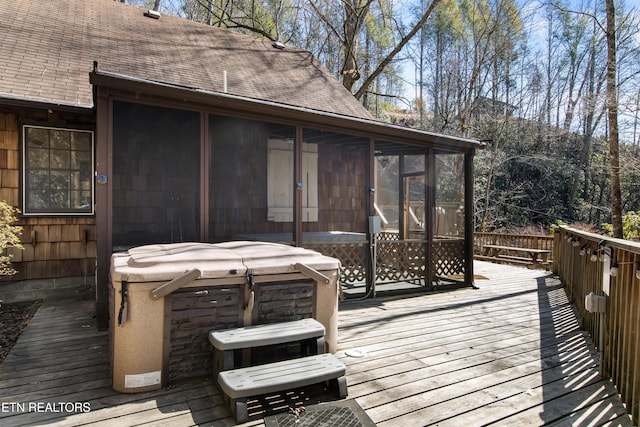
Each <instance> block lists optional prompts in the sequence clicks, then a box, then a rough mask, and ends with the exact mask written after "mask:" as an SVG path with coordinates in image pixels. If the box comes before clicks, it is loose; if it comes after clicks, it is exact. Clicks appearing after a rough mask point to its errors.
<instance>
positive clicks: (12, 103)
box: [0, 93, 93, 114]
mask: <svg viewBox="0 0 640 427" xmlns="http://www.w3.org/2000/svg"><path fill="white" fill-rule="evenodd" d="M0 104H3V105H6V106H9V107H15V108H34V109H41V110H52V111H64V112H69V113H78V114H91V113H93V105H78V104H67V103H63V102H55V101H50V100H42V99H36V98H27V97H16V96H11V95H8V94H4V93H3V94H0Z"/></svg>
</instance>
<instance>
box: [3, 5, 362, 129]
mask: <svg viewBox="0 0 640 427" xmlns="http://www.w3.org/2000/svg"><path fill="white" fill-rule="evenodd" d="M0 11H1V12H0V70H1V72H0V98H11V99H20V100H29V101H38V102H44V103H54V104H62V105H66V106H77V107H87V108H88V107H92V106H93V95H92V88H91V85H90V83H89V72H90V71H91V70H92V69H93V63H94V61H97V63H98V69H99V70H103V71H108V72H112V73H117V74H121V75H125V76H130V77H134V78H138V79H143V80H149V81H154V82H162V83H167V84H171V85H177V86H183V87H188V88H194V89H204V90H207V91H214V92H223V87H224V77H223V76H224V74H225V70H226V74H227V91H228V93H229V94H233V95H239V96H243V97H247V98H253V99H261V100H269V101H273V102H277V103H281V104H285V105H294V106H298V107H304V108H310V109H313V110H320V111H328V112H333V113H337V114H341V115H345V116H352V117H359V118H371V115H370V114H369V113H368V112H367V111H366V109H365V108H364V107H363V106H362V105H361V104H360V103H359V102H358V101H357V100H356V99H355V98H354V97H353V96H352V95H351V94H350V93H349V92H348V91H347V90H346V89H345V88H344V87H343V86H342V85H341V84H340V83H339V82H338V81H337V80H336V79H335V78H334V77H333V76H332V75H331V74H330V73H329V72H328V71H327V70H326V69H325V68H324V67H323V66H322V65H321V64H320V63H319V62H318V61H317V60H316V59H315V58H314V57H313V56H312V55H311V54H310V53H309V52H308V51H305V50H303V49H297V48H294V47H291V46H287V47H286V49H282V50H280V49H276V48H274V47H273V46H272V43H271V41H268V40H261V39H257V38H254V37H251V36H247V35H242V34H238V33H235V32H232V31H229V30H224V29H220V28H216V27H211V26H207V25H202V24H198V23H196V22H192V21H187V20H184V19H180V18H175V17H171V16H166V15H163V16H162V17H161V18H160V19H153V18H149V17H146V16H145V12H146V10H145V9H140V8H137V7H133V6H127V5H124V4H122V3H119V2H116V1H113V0H0Z"/></svg>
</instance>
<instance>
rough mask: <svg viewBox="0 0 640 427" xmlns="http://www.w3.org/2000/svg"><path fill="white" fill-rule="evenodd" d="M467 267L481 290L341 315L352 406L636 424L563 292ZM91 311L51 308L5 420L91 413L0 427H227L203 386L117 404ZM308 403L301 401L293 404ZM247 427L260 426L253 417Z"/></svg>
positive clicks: (9, 379)
mask: <svg viewBox="0 0 640 427" xmlns="http://www.w3.org/2000/svg"><path fill="white" fill-rule="evenodd" d="M475 268H476V273H477V274H481V275H483V276H485V277H487V279H488V280H478V281H477V283H476V285H477V286H478V287H479V289H471V288H462V289H456V290H452V291H447V292H434V293H429V294H417V295H404V296H395V297H392V298H377V299H375V300H364V301H355V302H354V301H350V302H343V303H341V305H340V310H339V334H338V338H339V340H338V352H337V355H338V357H339V358H340V359H341V360H342V361H343V362H344V363H345V365H346V366H347V382H348V385H349V398H353V399H355V400H356V401H357V402H358V403H359V404H360V406H361V407H362V408H363V409H364V410H365V411H366V413H367V414H368V415H369V417H371V419H372V420H373V421H374V422H376V424H377V425H380V426H393V427H396V426H412V427H413V426H419V425H436V424H437V425H439V426H448V425H450V426H460V425H465V426H474V425H505V426H507V425H508V426H517V425H523V426H524V425H527V426H529V425H542V424H550V425H558V426H561V425H562V426H566V425H596V424H598V425H623V426H626V425H631V424H632V423H631V421H630V420H629V418H628V416H627V415H626V413H625V411H624V406H623V405H622V404H621V403H620V400H619V399H618V397H617V394H616V390H615V388H614V387H613V386H612V385H611V383H610V382H609V381H605V380H603V379H602V378H601V377H600V375H599V373H598V357H597V353H596V350H595V349H594V347H593V345H592V343H591V340H590V338H589V337H588V336H587V335H586V334H585V333H584V332H582V331H581V330H580V322H579V319H578V318H577V317H576V315H575V312H574V310H573V308H572V306H571V304H570V303H569V300H568V299H567V296H566V294H565V292H564V290H563V288H562V286H561V284H560V283H559V282H558V280H557V279H556V278H554V277H552V276H551V275H550V274H549V273H548V272H545V271H541V270H529V269H525V268H518V267H513V266H505V265H499V264H491V263H483V262H476V264H475ZM94 306H95V303H94V301H92V300H91V297H90V296H88V297H84V298H83V296H82V295H78V296H77V298H75V299H72V300H68V301H60V300H57V301H56V300H51V301H46V302H45V303H43V305H42V306H41V308H40V309H39V310H38V312H37V313H36V315H35V316H34V319H33V321H32V322H31V324H30V325H29V326H28V327H27V329H26V330H25V332H24V333H23V335H22V336H21V338H20V340H19V341H18V343H17V344H16V346H15V347H14V349H13V350H12V351H11V353H10V354H9V356H8V357H7V358H6V360H5V362H4V363H3V364H2V365H0V403H3V404H4V405H5V406H3V408H4V409H7V406H6V405H10V404H11V403H16V402H18V403H23V404H27V403H29V402H32V403H33V402H38V403H41V404H42V403H46V402H52V403H59V402H87V403H88V404H89V405H90V408H91V410H90V411H89V412H86V413H74V414H68V413H56V412H51V411H49V412H28V411H25V412H21V411H9V410H4V409H3V411H2V412H0V424H1V425H3V426H27V425H34V424H47V425H56V426H77V425H91V426H122V425H153V426H172V427H173V426H193V425H215V426H224V425H234V422H233V419H232V418H231V417H230V416H229V412H228V411H227V409H226V407H225V405H224V403H223V399H222V397H221V396H220V394H219V392H218V391H217V389H216V388H215V387H214V385H213V383H212V381H211V380H210V379H201V380H195V381H190V382H185V383H180V384H176V385H171V386H170V387H169V388H168V389H166V390H158V391H153V392H147V393H139V394H120V393H117V392H114V391H113V390H112V389H111V386H110V378H109V355H108V333H107V332H96V330H95V319H94V317H93V315H94V310H95V308H94ZM355 350H357V352H356V351H355ZM355 356H362V357H355ZM315 397H316V396H315V395H314V394H313V392H312V391H309V392H307V391H305V390H301V391H296V392H294V393H292V396H291V399H293V400H295V399H298V400H297V401H302V402H305V401H308V402H310V403H312V402H313V401H314V400H313V399H315ZM288 398H289V397H287V399H288ZM321 398H325V399H326V398H327V397H325V396H321ZM288 404H289V403H288V401H287V400H283V401H282V402H277V403H275V404H274V405H275V406H278V405H279V406H282V407H285V408H286V406H287V405H288ZM244 425H246V426H263V425H264V423H263V421H262V418H261V417H260V416H254V418H252V420H251V421H249V422H248V423H246V424H244Z"/></svg>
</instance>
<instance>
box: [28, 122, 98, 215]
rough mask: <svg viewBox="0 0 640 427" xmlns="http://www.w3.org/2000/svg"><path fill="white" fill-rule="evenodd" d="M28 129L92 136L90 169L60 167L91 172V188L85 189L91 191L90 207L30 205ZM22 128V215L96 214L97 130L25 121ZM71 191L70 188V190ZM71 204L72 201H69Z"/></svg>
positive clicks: (67, 169)
mask: <svg viewBox="0 0 640 427" xmlns="http://www.w3.org/2000/svg"><path fill="white" fill-rule="evenodd" d="M28 129H45V130H47V131H52V130H53V131H67V132H70V133H83V134H88V135H89V137H90V144H91V147H90V151H89V157H90V159H89V164H90V169H89V170H84V168H79V169H73V168H72V167H71V165H69V167H68V168H65V169H62V168H61V169H60V170H66V171H69V173H70V172H71V171H74V170H78V171H80V173H85V172H86V173H88V174H89V177H90V178H89V180H88V182H89V184H90V188H89V189H88V190H84V191H89V193H90V199H91V200H90V203H89V204H90V206H89V207H88V209H85V210H82V209H77V208H72V207H68V208H62V209H53V208H52V207H51V206H48V207H46V208H43V209H34V208H32V207H29V206H28V192H29V183H28V179H29V172H30V171H31V170H32V169H31V168H30V167H29V166H28V160H29V148H28V146H27V144H28V141H27V134H28ZM20 130H21V133H22V135H21V138H20V139H21V154H22V156H21V157H22V159H21V160H22V161H21V171H20V172H21V175H22V176H21V187H22V188H21V196H22V197H21V198H22V200H21V203H20V205H21V209H22V215H23V216H26V217H37V216H70V217H87V216H93V215H95V200H96V199H95V198H96V194H95V190H96V184H95V174H96V165H95V150H96V144H95V131H94V130H92V129H87V128H83V127H68V126H55V125H53V126H48V125H42V124H36V123H23V124H22V125H21V126H20ZM69 151H70V152H72V151H81V150H72V149H71V148H69ZM46 170H49V171H51V170H55V168H51V165H49V168H48V169H46ZM68 191H69V190H68ZM79 191H83V190H82V189H80V190H79ZM69 204H70V203H69Z"/></svg>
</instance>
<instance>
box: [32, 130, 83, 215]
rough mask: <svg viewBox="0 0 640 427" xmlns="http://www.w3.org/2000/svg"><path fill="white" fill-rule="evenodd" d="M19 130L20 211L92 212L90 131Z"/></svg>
mask: <svg viewBox="0 0 640 427" xmlns="http://www.w3.org/2000/svg"><path fill="white" fill-rule="evenodd" d="M23 130H24V131H23V144H24V145H23V153H24V171H23V212H24V214H26V215H29V214H65V215H67V214H70V215H73V214H75V215H90V214H93V173H94V172H93V132H90V131H83V130H71V129H60V128H48V127H41V126H24V129H23Z"/></svg>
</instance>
